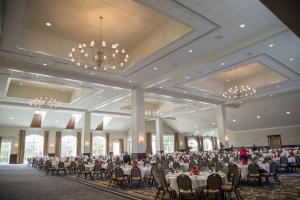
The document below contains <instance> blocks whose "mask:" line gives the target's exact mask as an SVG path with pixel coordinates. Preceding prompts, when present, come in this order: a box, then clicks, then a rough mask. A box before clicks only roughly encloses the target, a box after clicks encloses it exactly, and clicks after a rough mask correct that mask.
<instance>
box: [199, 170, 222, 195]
mask: <svg viewBox="0 0 300 200" xmlns="http://www.w3.org/2000/svg"><path fill="white" fill-rule="evenodd" d="M221 185H222V178H221V176H220V175H219V174H217V173H213V174H211V175H209V176H208V178H207V185H206V188H205V189H203V191H202V192H203V194H204V195H205V196H206V197H209V196H211V195H213V196H214V197H215V199H218V198H219V196H220V194H221Z"/></svg>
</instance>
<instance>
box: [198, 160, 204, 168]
mask: <svg viewBox="0 0 300 200" xmlns="http://www.w3.org/2000/svg"><path fill="white" fill-rule="evenodd" d="M204 166H205V162H204V160H202V159H200V160H198V167H199V168H200V167H204Z"/></svg>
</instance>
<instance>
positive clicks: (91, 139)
mask: <svg viewBox="0 0 300 200" xmlns="http://www.w3.org/2000/svg"><path fill="white" fill-rule="evenodd" d="M90 155H91V156H92V155H93V133H92V132H91V133H90Z"/></svg>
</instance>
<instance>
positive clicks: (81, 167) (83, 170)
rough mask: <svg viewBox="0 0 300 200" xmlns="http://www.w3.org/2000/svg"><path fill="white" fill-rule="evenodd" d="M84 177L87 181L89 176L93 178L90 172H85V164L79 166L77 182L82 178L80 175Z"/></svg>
mask: <svg viewBox="0 0 300 200" xmlns="http://www.w3.org/2000/svg"><path fill="white" fill-rule="evenodd" d="M82 174H83V175H84V178H85V179H86V177H87V175H89V176H90V178H92V174H91V171H90V170H85V167H84V164H83V163H80V164H79V165H78V171H77V180H78V178H79V177H80V175H82Z"/></svg>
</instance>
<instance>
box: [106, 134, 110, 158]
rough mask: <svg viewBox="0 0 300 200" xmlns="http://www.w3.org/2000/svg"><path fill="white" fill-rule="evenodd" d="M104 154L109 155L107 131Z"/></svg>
mask: <svg viewBox="0 0 300 200" xmlns="http://www.w3.org/2000/svg"><path fill="white" fill-rule="evenodd" d="M106 154H107V155H109V133H106Z"/></svg>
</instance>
